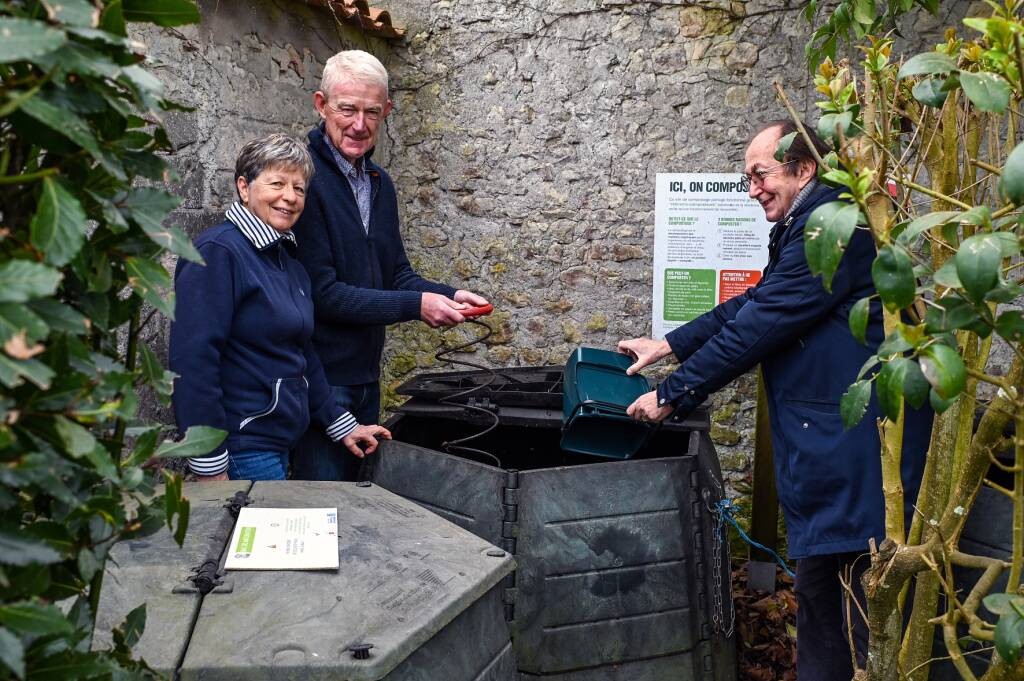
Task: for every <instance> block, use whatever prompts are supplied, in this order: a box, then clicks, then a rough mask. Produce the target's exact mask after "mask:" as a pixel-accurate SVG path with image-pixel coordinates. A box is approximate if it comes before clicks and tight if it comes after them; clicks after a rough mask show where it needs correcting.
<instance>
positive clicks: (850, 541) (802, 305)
mask: <svg viewBox="0 0 1024 681" xmlns="http://www.w3.org/2000/svg"><path fill="white" fill-rule="evenodd" d="M839 193H840V190H837V189H830V188H828V187H825V186H824V185H819V186H818V187H816V188H815V189H814V190H813V191H812V192H811V194H810V195H809V196H808V197H807V198H806V200H805V201H804V202H803V203H801V204H800V205H799V206H798V207H797V209H796V210H795V211H794V212H793V214H792V215H790V216H788V217H787V218H786V219H785V220H783V221H782V222H779V223H777V224H775V226H774V227H772V231H771V236H770V240H769V247H768V251H769V261H768V266H767V267H766V268H765V270H764V274H763V276H762V278H761V281H760V282H759V283H758V284H757V285H756V286H754V287H752V288H750V289H748V290H747V291H746V292H745V293H743V294H742V295H739V296H736V297H735V298H733V299H731V300H728V301H726V302H724V303H722V304H721V305H719V306H718V307H716V308H715V309H713V310H711V311H710V312H708V313H707V314H704V315H702V316H701V317H698V318H697V319H695V320H693V321H691V322H689V323H687V324H685V325H683V326H681V327H679V328H678V329H675V330H674V331H672V332H671V333H669V334H668V335H667V336H666V340H667V341H668V342H669V345H670V346H671V347H672V351H673V352H674V353H675V355H676V357H677V358H678V359H679V361H680V362H682V363H683V364H682V366H681V367H680V368H679V369H678V370H677V371H676V372H675V373H673V374H672V375H671V376H669V377H668V378H667V379H666V380H665V381H664V382H662V384H661V385H660V386H658V398H659V403H662V401H663V400H664V401H665V402H671V403H672V404H674V405H676V407H677V408H678V409H677V412H676V415H681V414H685V413H688V412H690V411H692V410H693V409H694V408H696V407H697V406H698V405H699V404H700V403H701V402H703V401H704V400H705V399H706V398H707V396H708V395H710V394H711V393H713V392H714V391H716V390H718V389H719V388H721V387H723V386H724V385H726V384H727V383H728V382H729V381H731V380H733V379H734V378H736V377H737V376H739V375H740V374H743V373H744V372H746V371H748V370H749V369H751V368H752V367H754V366H755V365H757V364H758V363H761V365H762V368H763V372H764V379H765V386H766V389H767V394H768V409H769V414H770V417H771V427H772V447H773V449H774V459H775V479H776V484H777V485H778V492H779V502H780V504H781V505H782V509H783V513H784V515H785V518H786V529H787V533H788V543H789V555H790V557H791V558H795V559H799V558H806V557H808V556H816V555H823V554H831V553H842V552H846V551H860V550H865V549H867V547H868V539H869V538H872V537H874V538H875V539H876V540H878V541H881V539H882V538H883V537H884V536H885V508H884V501H883V497H882V472H881V459H880V443H879V438H878V429H877V426H876V423H875V421H876V419H877V418H880V417H881V410H880V409H879V407H878V401H877V398H876V397H875V396H874V395H873V396H872V399H871V403H870V404H869V405H868V409H867V413H866V414H865V415H864V418H863V419H862V420H861V421H860V423H859V424H858V425H857V426H855V427H854V428H852V429H850V430H846V429H844V428H843V422H842V419H841V418H840V415H839V400H840V398H841V397H842V395H843V393H845V392H846V390H847V389H848V388H849V386H850V384H852V383H853V382H854V381H855V380H856V379H857V372H858V371H859V370H860V368H861V366H862V365H863V364H864V362H865V361H866V360H867V359H868V358H869V357H870V356H871V355H873V354H874V353H875V351H876V350H877V348H878V344H879V343H880V342H881V340H882V337H883V330H882V314H881V308H880V306H879V303H878V302H877V299H876V300H875V301H873V302H872V305H871V308H872V310H871V316H870V318H869V321H868V334H867V339H868V344H867V345H861V344H860V343H859V342H857V340H856V339H854V337H853V335H852V334H851V332H850V329H849V326H848V316H849V312H850V308H851V307H853V304H854V303H856V302H857V301H858V300H860V299H861V298H863V297H865V296H869V295H872V294H874V293H875V288H874V284H873V283H872V280H871V263H872V261H873V260H874V257H875V248H874V243H873V240H872V239H871V235H870V234H869V233H868V232H867V231H866V230H864V229H858V230H856V232H855V233H854V235H853V237H852V238H851V240H850V244H849V246H848V247H847V249H846V252H845V254H844V255H843V258H842V260H841V261H840V264H839V268H838V269H837V270H836V273H835V276H834V277H833V279H832V292H831V293H829V292H828V291H826V290H825V288H824V287H823V286H822V282H821V278H820V277H818V276H814V275H812V274H811V272H810V269H809V268H808V265H807V259H806V257H805V256H804V238H803V237H804V224H805V223H806V222H807V218H808V217H809V216H810V214H811V212H812V211H813V210H814V209H815V208H816V207H818V206H819V205H821V204H824V203H828V202H829V201H836V200H838V195H839ZM931 425H932V412H931V410H930V409H928V408H927V407H926V408H924V409H921V410H916V411H915V410H910V409H908V410H907V415H906V428H905V434H904V440H903V460H902V474H903V486H904V492H905V494H906V507H905V511H906V512H907V513H908V514H909V512H910V510H911V504H913V503H914V501H915V500H916V498H917V492H918V489H919V487H920V484H921V473H922V471H923V469H924V459H925V454H926V452H927V448H928V440H929V436H930V433H931ZM908 518H909V515H908Z"/></svg>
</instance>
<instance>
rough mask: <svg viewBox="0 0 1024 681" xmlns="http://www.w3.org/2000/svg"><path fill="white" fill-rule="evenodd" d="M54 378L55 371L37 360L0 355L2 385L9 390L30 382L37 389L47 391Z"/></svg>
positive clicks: (0, 379) (0, 381)
mask: <svg viewBox="0 0 1024 681" xmlns="http://www.w3.org/2000/svg"><path fill="white" fill-rule="evenodd" d="M53 377H54V371H53V369H51V368H50V367H48V366H46V365H45V364H43V363H42V362H40V361H39V360H37V359H22V360H18V359H12V358H11V357H9V356H7V354H5V353H0V383H2V384H3V385H5V386H7V387H8V388H16V387H18V386H19V385H22V384H23V383H24V382H25V381H26V380H28V381H29V382H30V383H34V384H35V385H36V386H37V387H39V388H41V389H43V390H47V389H48V388H49V387H50V381H52V380H53Z"/></svg>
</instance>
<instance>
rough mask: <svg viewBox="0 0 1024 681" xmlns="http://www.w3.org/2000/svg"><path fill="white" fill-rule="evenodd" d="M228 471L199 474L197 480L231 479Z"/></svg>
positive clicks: (216, 480)
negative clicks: (215, 473) (214, 473)
mask: <svg viewBox="0 0 1024 681" xmlns="http://www.w3.org/2000/svg"><path fill="white" fill-rule="evenodd" d="M230 479H231V478H229V477H228V472H227V471H224V472H223V473H217V475H197V476H196V482H220V481H221V480H230Z"/></svg>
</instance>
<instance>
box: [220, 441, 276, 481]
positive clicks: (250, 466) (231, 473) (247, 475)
mask: <svg viewBox="0 0 1024 681" xmlns="http://www.w3.org/2000/svg"><path fill="white" fill-rule="evenodd" d="M287 473H288V452H268V451H263V450H258V449H251V450H248V451H244V452H229V453H228V477H229V478H231V479H232V480H284V479H285V476H286V474H287Z"/></svg>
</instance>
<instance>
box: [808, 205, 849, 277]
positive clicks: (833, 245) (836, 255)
mask: <svg viewBox="0 0 1024 681" xmlns="http://www.w3.org/2000/svg"><path fill="white" fill-rule="evenodd" d="M859 216H860V211H859V210H858V208H857V206H856V205H854V204H851V203H846V202H844V201H832V202H831V203H826V204H824V205H821V206H818V207H817V208H815V209H814V211H813V212H812V213H811V216H810V217H809V218H808V219H807V224H806V225H805V226H804V254H805V255H806V257H807V264H808V266H809V267H810V270H811V273H812V274H820V275H821V281H822V284H823V285H824V286H825V289H826V290H829V291H830V290H832V289H831V286H832V276H833V275H834V274H835V272H836V269H837V268H838V267H839V261H840V260H841V259H842V257H843V251H844V250H845V249H846V245H847V244H848V243H849V242H850V237H851V236H852V235H853V230H854V229H856V227H857V220H858V218H859Z"/></svg>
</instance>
